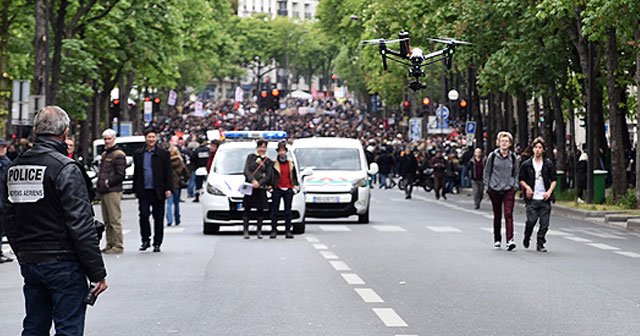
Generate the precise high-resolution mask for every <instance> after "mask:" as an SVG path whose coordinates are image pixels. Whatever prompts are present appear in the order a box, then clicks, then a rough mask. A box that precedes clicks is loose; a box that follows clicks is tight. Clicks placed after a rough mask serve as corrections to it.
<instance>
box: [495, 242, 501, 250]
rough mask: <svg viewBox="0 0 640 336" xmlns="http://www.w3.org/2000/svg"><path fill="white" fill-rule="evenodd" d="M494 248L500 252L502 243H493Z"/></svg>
mask: <svg viewBox="0 0 640 336" xmlns="http://www.w3.org/2000/svg"><path fill="white" fill-rule="evenodd" d="M493 248H494V249H496V250H499V249H500V242H495V243H493Z"/></svg>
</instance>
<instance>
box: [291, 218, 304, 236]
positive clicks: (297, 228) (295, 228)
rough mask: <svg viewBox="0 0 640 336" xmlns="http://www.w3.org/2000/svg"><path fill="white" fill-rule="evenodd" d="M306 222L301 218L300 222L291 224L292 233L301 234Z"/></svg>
mask: <svg viewBox="0 0 640 336" xmlns="http://www.w3.org/2000/svg"><path fill="white" fill-rule="evenodd" d="M306 226H307V225H306V223H305V221H304V219H303V220H302V223H300V224H293V233H294V234H303V233H304V231H305V230H306Z"/></svg>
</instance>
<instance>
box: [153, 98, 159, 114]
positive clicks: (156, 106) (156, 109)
mask: <svg viewBox="0 0 640 336" xmlns="http://www.w3.org/2000/svg"><path fill="white" fill-rule="evenodd" d="M158 112H160V98H158V97H155V98H153V113H154V114H156V113H158Z"/></svg>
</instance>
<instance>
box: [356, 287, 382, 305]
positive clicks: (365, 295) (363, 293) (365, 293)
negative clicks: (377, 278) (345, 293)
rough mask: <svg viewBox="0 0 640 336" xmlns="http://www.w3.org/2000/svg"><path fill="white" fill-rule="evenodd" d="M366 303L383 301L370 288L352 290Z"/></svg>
mask: <svg viewBox="0 0 640 336" xmlns="http://www.w3.org/2000/svg"><path fill="white" fill-rule="evenodd" d="M354 290H355V291H356V293H358V295H360V297H361V298H362V300H364V302H366V303H383V302H384V300H383V299H382V298H381V297H380V295H378V293H376V292H375V291H374V290H373V289H371V288H354Z"/></svg>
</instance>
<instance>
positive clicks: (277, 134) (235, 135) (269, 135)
mask: <svg viewBox="0 0 640 336" xmlns="http://www.w3.org/2000/svg"><path fill="white" fill-rule="evenodd" d="M287 136H288V135H287V132H285V131H230V132H224V138H225V139H229V140H255V139H265V140H283V139H286V138H287Z"/></svg>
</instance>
